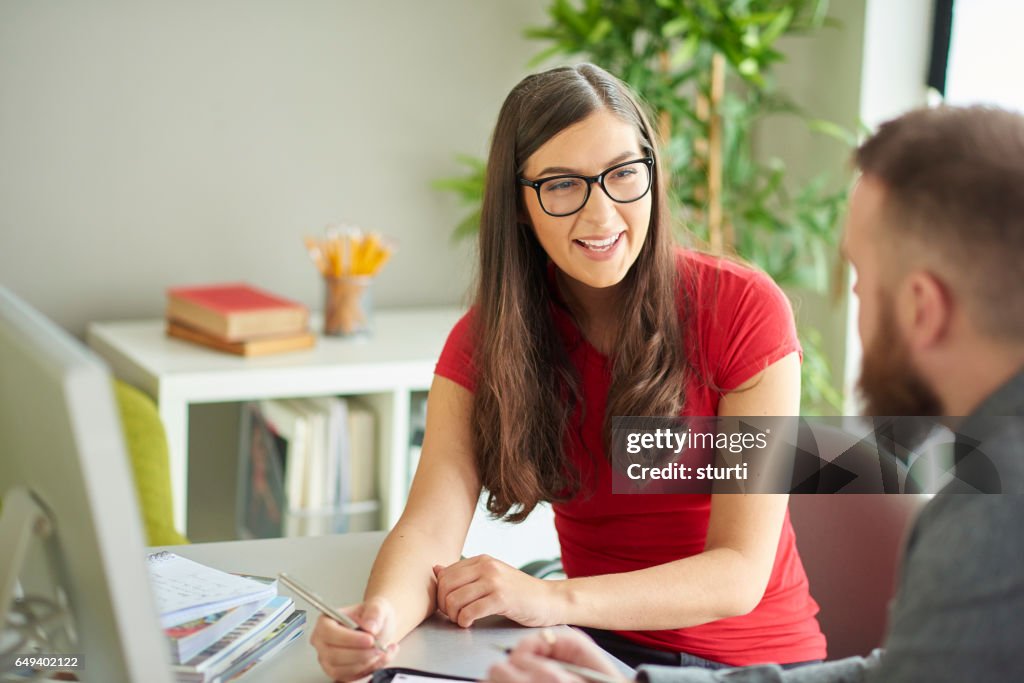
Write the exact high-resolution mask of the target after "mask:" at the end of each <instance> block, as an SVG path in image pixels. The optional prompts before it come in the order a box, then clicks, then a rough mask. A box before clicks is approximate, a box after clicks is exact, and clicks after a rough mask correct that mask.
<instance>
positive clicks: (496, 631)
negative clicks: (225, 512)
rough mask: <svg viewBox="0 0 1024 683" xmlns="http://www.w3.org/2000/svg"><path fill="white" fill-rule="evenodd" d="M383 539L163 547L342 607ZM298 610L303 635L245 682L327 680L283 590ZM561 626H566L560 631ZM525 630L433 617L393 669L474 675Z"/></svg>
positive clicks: (358, 590) (496, 621)
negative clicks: (288, 584) (284, 578)
mask: <svg viewBox="0 0 1024 683" xmlns="http://www.w3.org/2000/svg"><path fill="white" fill-rule="evenodd" d="M383 540H384V533H383V532H374V533H364V534H343V535H337V536H317V537H310V538H281V539H266V540H259V541H230V542H226V543H201V544H195V545H183V546H173V547H169V548H164V549H166V550H171V551H173V552H175V553H177V554H179V555H181V556H183V557H188V558H190V559H192V560H195V561H197V562H202V563H204V564H207V565H210V566H212V567H217V568H218V569H223V570H225V571H233V572H243V573H249V574H257V575H263V576H276V575H277V573H278V572H282V571H285V572H288V573H289V574H291V575H292V576H294V577H295V578H297V579H299V580H300V581H303V582H304V583H308V584H309V585H310V586H311V587H314V588H315V590H317V591H318V592H319V593H320V595H321V596H322V597H324V598H325V599H326V600H327V602H328V603H331V604H336V605H346V604H350V603H354V602H358V601H359V600H360V599H361V598H362V594H363V588H364V587H365V585H366V579H367V578H368V577H369V575H370V567H371V566H372V564H373V560H374V558H375V557H376V555H377V550H378V548H379V547H380V544H381V543H382V542H383ZM279 589H280V592H281V593H282V594H285V595H290V596H291V597H292V598H293V599H294V600H295V603H296V606H297V607H298V608H299V609H305V610H306V619H307V622H306V624H307V625H306V631H305V633H303V634H302V636H300V638H299V642H295V643H292V644H291V645H290V646H289V647H288V648H287V649H285V650H284V651H283V652H281V653H279V654H278V655H277V656H276V657H274V658H273V659H271V660H269V661H267V662H264V663H263V664H261V665H260V666H259V667H258V668H257V669H256V670H255V671H253V672H252V674H251V675H250V676H249V677H247V678H246V679H245V680H246V682H247V683H264V682H266V683H269V682H270V681H274V682H275V683H306V682H309V683H312V682H314V681H315V682H316V683H324V682H325V681H327V680H328V679H327V676H326V675H325V674H324V673H323V671H322V670H321V669H320V665H319V664H317V661H316V652H315V650H314V649H313V648H312V646H311V645H310V644H309V636H310V633H312V631H313V624H314V623H315V622H316V619H317V616H318V615H319V612H317V611H316V609H315V608H313V607H312V606H310V605H309V604H308V603H306V602H305V601H304V600H302V599H301V598H299V597H297V596H295V595H293V594H292V593H291V591H289V590H288V589H287V588H285V587H284V586H279ZM561 628H565V627H561ZM529 630H530V629H527V628H524V627H522V626H518V625H516V624H514V623H512V622H510V621H508V620H506V619H502V618H491V619H486V620H483V621H481V622H478V624H477V625H475V626H473V627H472V628H470V629H462V628H459V627H458V626H454V625H452V624H450V623H449V622H448V621H447V620H444V619H443V618H440V617H433V618H432V619H430V620H428V621H427V622H426V623H424V624H423V625H422V626H420V627H419V628H417V629H416V630H415V631H413V632H412V633H410V634H409V635H408V636H406V638H405V639H404V640H403V641H402V642H401V648H400V650H399V652H398V656H397V657H396V659H395V661H394V663H393V666H405V667H411V668H416V669H426V670H429V671H437V672H442V673H446V674H451V675H460V676H467V677H472V678H480V677H482V676H484V675H485V674H486V672H487V668H488V667H489V666H490V665H491V664H493V663H494V662H497V661H498V660H499V659H500V658H501V657H502V656H503V655H501V653H499V652H497V651H495V650H494V649H492V648H491V647H490V644H491V643H498V644H500V645H506V646H510V645H514V644H515V643H517V642H518V641H519V639H520V638H522V637H523V635H524V634H525V633H526V632H527V631H529Z"/></svg>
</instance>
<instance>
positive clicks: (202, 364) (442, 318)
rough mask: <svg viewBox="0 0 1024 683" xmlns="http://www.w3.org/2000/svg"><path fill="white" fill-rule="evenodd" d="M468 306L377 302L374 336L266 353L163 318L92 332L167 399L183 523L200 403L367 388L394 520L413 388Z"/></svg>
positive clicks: (183, 526) (162, 407) (175, 492)
mask: <svg viewBox="0 0 1024 683" xmlns="http://www.w3.org/2000/svg"><path fill="white" fill-rule="evenodd" d="M460 315H461V311H460V310H459V309H454V308H435V309H415V310H404V311H375V312H374V314H373V322H372V324H373V334H372V336H371V337H369V338H368V339H365V338H364V339H354V340H343V339H336V338H325V337H321V338H320V339H319V340H318V342H317V346H316V348H314V349H311V350H308V351H300V352H296V353H287V354H281V355H274V356H266V357H258V358H242V357H239V356H232V355H229V354H225V353H220V352H217V351H212V350H209V349H206V348H203V347H201V346H197V345H194V344H190V343H188V342H183V341H179V340H177V339H170V338H168V337H166V336H165V335H164V323H163V321H162V320H144V321H127V322H106V323H93V324H91V325H89V329H88V334H87V340H88V343H89V345H90V346H91V347H92V348H93V349H94V350H95V351H96V352H97V353H99V355H101V356H102V357H103V358H104V359H105V360H106V361H107V362H108V363H109V364H110V366H111V369H112V370H113V372H114V374H115V375H116V376H118V377H120V378H121V379H123V380H125V381H127V382H129V383H130V384H133V385H135V386H136V387H138V388H140V389H142V390H143V391H145V392H146V393H148V394H149V395H150V396H152V397H153V399H154V400H155V401H156V403H157V407H158V408H159V411H160V417H161V419H162V420H163V424H164V428H165V430H166V431H167V445H168V450H169V454H170V466H171V490H172V496H173V503H174V522H175V526H176V527H177V528H178V529H180V530H182V531H186V532H187V529H188V518H187V515H188V504H187V503H188V453H187V451H188V408H189V405H190V404H194V403H216V402H221V401H249V400H257V399H263V398H285V397H291V396H329V395H339V394H349V395H353V394H361V395H364V396H363V398H364V400H367V402H369V403H371V404H372V405H373V407H374V409H375V410H376V412H377V418H378V420H379V425H380V428H379V432H378V439H379V447H380V462H379V464H380V467H379V477H380V489H381V504H382V507H383V515H382V517H383V521H384V524H385V525H387V527H388V528H390V527H391V526H392V525H393V524H394V522H395V521H397V519H398V515H399V514H401V510H402V507H403V505H404V494H405V483H406V474H407V473H406V463H407V456H408V448H409V403H410V393H411V392H413V391H425V390H426V389H428V388H429V387H430V383H431V380H432V379H433V373H434V364H435V363H436V362H437V358H438V356H439V355H440V354H441V349H442V348H443V346H444V342H445V339H447V336H448V332H449V331H451V328H452V326H453V325H454V324H455V322H456V321H457V320H458V319H459V317H460ZM313 325H314V327H313V329H318V327H317V325H318V323H316V322H314V323H313Z"/></svg>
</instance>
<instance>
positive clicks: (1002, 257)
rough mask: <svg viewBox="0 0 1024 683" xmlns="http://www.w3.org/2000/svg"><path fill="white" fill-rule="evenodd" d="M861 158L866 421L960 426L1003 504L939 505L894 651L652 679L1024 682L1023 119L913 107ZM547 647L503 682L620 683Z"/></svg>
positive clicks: (547, 641) (565, 640)
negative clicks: (935, 420)
mask: <svg viewBox="0 0 1024 683" xmlns="http://www.w3.org/2000/svg"><path fill="white" fill-rule="evenodd" d="M855 161H856V164H857V166H858V167H859V169H860V171H861V172H862V175H861V178H860V180H859V182H858V183H857V186H856V188H855V189H854V192H853V194H852V196H851V199H850V211H849V215H848V218H847V223H846V229H845V236H844V245H843V249H844V252H845V254H846V256H847V257H848V258H849V260H850V262H851V264H852V266H853V267H854V269H855V271H856V274H857V284H856V286H855V287H854V292H855V293H856V294H857V296H858V298H859V300H860V319H859V325H858V327H859V332H860V336H861V339H862V341H863V343H864V348H865V352H864V360H863V368H862V373H861V379H860V390H861V393H862V394H863V397H864V399H865V402H866V408H867V410H866V412H867V414H870V415H944V416H950V417H948V418H947V421H948V422H949V424H950V426H951V427H952V428H953V429H954V430H955V431H956V432H957V434H958V435H959V436H958V439H962V440H963V441H964V442H966V443H967V445H968V447H971V446H973V447H974V448H976V450H977V451H980V452H983V453H984V455H985V457H986V458H987V460H988V461H989V462H991V463H992V465H994V467H995V471H996V472H997V474H998V483H999V485H1000V486H1001V490H1002V491H1003V492H1004V493H1003V495H984V494H970V493H958V492H956V491H955V490H953V487H952V485H951V487H947V488H946V489H944V490H943V491H942V492H940V493H939V494H938V495H937V496H936V497H935V498H934V499H932V500H931V501H930V502H929V504H928V505H927V506H926V507H925V509H924V510H923V511H922V513H921V515H920V517H919V519H918V520H917V522H916V523H915V525H914V528H913V530H912V533H911V536H910V539H909V542H908V544H907V549H906V554H905V557H904V561H903V569H902V575H901V579H900V585H899V588H898V590H897V593H896V596H895V599H894V601H893V604H892V607H891V613H890V625H889V633H888V635H887V638H886V642H885V645H884V651H882V652H878V651H876V652H875V653H873V654H872V655H871V656H869V657H868V658H866V659H862V658H857V657H855V658H850V659H845V660H840V661H836V662H827V663H824V664H818V665H810V666H806V667H802V668H797V669H790V670H785V671H784V670H782V669H781V668H779V667H778V666H774V665H766V666H757V667H749V668H745V669H723V670H719V671H710V670H706V669H694V668H673V667H642V668H641V670H640V672H639V673H638V676H637V679H638V680H641V681H643V680H648V681H651V682H653V683H662V682H665V683H669V682H671V683H686V682H690V681H692V682H698V681H728V682H729V683H770V682H789V683H796V682H799V683H826V682H827V683H841V682H846V681H887V682H894V681H896V682H902V681H950V682H953V681H956V682H957V683H963V682H966V681H982V680H986V681H988V680H992V681H1024V652H1022V651H1021V650H1022V646H1024V531H1022V526H1024V495H1020V494H1021V493H1024V117H1021V116H1019V115H1016V114H1012V113H1009V112H1006V111H1001V110H997V109H989V108H982V107H972V108H952V107H943V108H939V109H922V110H917V111H913V112H910V113H908V114H906V115H904V116H901V117H900V118H898V119H895V120H893V121H890V122H888V123H886V124H884V125H882V126H881V128H880V129H879V130H878V132H877V134H875V135H874V136H873V137H871V138H870V139H869V140H868V141H867V142H865V143H864V145H862V146H861V147H860V148H859V149H858V150H857V152H856V155H855ZM956 416H966V417H956ZM1006 416H1009V417H1006ZM979 442H980V443H979ZM955 483H956V482H954V484H955ZM546 636H547V637H545V638H537V637H530V638H527V639H524V641H523V642H522V643H520V644H519V646H517V648H516V649H515V651H514V652H513V653H512V655H511V656H510V658H509V660H508V661H506V662H503V663H501V664H499V665H497V666H495V667H494V668H493V669H492V670H491V679H493V680H494V681H496V682H498V683H520V682H521V681H526V680H565V681H568V680H580V679H579V678H578V677H576V676H573V675H571V674H568V673H566V672H565V671H564V670H562V669H560V668H559V667H558V666H557V665H556V664H555V663H553V662H552V661H551V660H552V659H555V660H562V661H568V662H570V663H574V664H577V665H582V666H587V667H590V668H593V669H598V670H600V671H602V672H604V673H606V674H609V675H611V676H613V677H616V678H621V674H618V673H616V669H615V668H614V667H612V666H610V665H609V663H608V661H607V659H606V658H605V657H604V656H603V655H602V654H601V651H600V650H598V649H597V648H596V646H595V645H594V644H593V643H591V642H590V641H588V640H586V639H585V638H584V637H583V636H578V635H575V634H572V635H560V636H558V637H557V638H554V637H552V636H551V635H550V634H546Z"/></svg>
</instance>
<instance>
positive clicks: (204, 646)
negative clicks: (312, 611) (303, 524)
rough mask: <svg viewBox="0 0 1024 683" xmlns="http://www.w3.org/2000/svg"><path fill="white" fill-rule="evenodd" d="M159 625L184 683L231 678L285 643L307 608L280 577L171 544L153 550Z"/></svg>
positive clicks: (302, 620)
mask: <svg viewBox="0 0 1024 683" xmlns="http://www.w3.org/2000/svg"><path fill="white" fill-rule="evenodd" d="M147 565H148V567H149V575H150V580H151V582H152V584H153V590H154V593H155V597H156V603H157V608H158V610H159V612H160V625H161V627H163V629H164V633H165V634H166V636H167V640H168V643H169V644H170V650H171V659H172V667H171V668H172V671H173V672H174V676H175V678H176V680H178V681H180V682H181V683H211V682H216V683H226V682H227V681H230V680H233V679H235V678H237V677H239V676H241V675H242V674H243V673H245V672H247V671H249V670H251V669H252V668H253V667H255V666H256V665H258V664H259V663H260V662H263V661H265V660H266V659H268V658H269V657H271V656H273V655H274V654H276V653H277V652H278V651H280V650H282V649H284V648H285V647H287V646H288V645H289V644H291V643H292V642H294V641H295V640H296V639H297V638H298V637H299V636H300V635H301V634H302V632H303V627H304V625H305V623H306V613H305V611H303V610H296V609H295V603H294V602H293V601H292V599H291V598H288V597H285V596H281V595H278V594H277V581H276V580H275V579H268V578H263V577H254V576H240V575H235V574H228V573H226V572H222V571H220V570H217V569H213V568H212V567H207V566H206V565H203V564H199V563H198V562H193V561H192V560H188V559H186V558H184V557H181V556H179V555H175V554H174V553H169V552H161V553H154V554H152V555H150V556H148V557H147Z"/></svg>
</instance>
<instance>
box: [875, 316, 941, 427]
mask: <svg viewBox="0 0 1024 683" xmlns="http://www.w3.org/2000/svg"><path fill="white" fill-rule="evenodd" d="M857 384H858V389H859V391H860V395H861V397H862V398H863V399H864V414H865V415H871V416H879V417H881V416H893V417H897V416H899V417H902V416H917V417H926V416H927V417H934V416H938V415H941V414H942V402H941V401H940V400H939V397H938V395H937V394H936V393H935V391H934V390H933V389H932V388H931V387H930V386H929V385H928V383H927V382H926V381H925V380H924V378H922V377H921V374H920V373H919V372H918V370H917V368H915V367H914V364H913V363H912V362H911V358H910V349H909V348H908V346H907V343H906V341H905V340H904V339H903V337H902V336H901V335H900V332H899V329H898V328H897V326H896V316H895V314H894V313H893V306H892V302H891V301H889V300H885V301H883V302H882V305H881V306H880V309H879V320H878V325H877V327H876V333H875V335H874V339H872V341H871V343H870V345H869V346H868V347H867V348H865V349H864V356H863V360H862V362H861V373H860V380H859V381H858V383H857ZM897 422H898V423H899V424H900V426H901V429H900V430H899V431H900V432H901V433H902V438H901V439H900V441H901V443H902V444H903V445H905V446H907V447H912V446H913V445H914V444H916V443H920V441H921V440H923V439H924V438H925V437H926V436H927V435H928V433H929V432H930V431H931V428H932V427H933V426H934V421H932V420H899V421H897Z"/></svg>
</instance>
